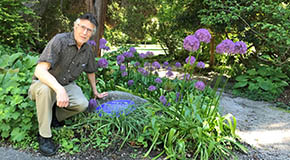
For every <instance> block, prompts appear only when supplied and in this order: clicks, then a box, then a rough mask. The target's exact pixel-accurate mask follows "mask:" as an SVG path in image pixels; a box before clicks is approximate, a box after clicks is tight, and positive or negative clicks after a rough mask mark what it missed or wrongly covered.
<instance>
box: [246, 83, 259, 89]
mask: <svg viewBox="0 0 290 160" xmlns="http://www.w3.org/2000/svg"><path fill="white" fill-rule="evenodd" d="M248 89H249V90H250V91H253V90H257V89H259V86H258V85H257V84H256V83H249V87H248Z"/></svg>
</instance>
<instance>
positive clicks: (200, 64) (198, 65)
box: [196, 61, 205, 68]
mask: <svg viewBox="0 0 290 160" xmlns="http://www.w3.org/2000/svg"><path fill="white" fill-rule="evenodd" d="M196 67H198V68H205V64H204V63H203V62H201V61H200V62H198V63H197V64H196Z"/></svg>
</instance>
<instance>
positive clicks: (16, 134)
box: [11, 127, 26, 142]
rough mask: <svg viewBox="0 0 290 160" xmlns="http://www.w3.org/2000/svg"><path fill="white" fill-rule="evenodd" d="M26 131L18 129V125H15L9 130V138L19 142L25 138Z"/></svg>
mask: <svg viewBox="0 0 290 160" xmlns="http://www.w3.org/2000/svg"><path fill="white" fill-rule="evenodd" d="M25 135H26V132H25V131H22V130H20V128H19V127H16V128H14V129H13V130H12V132H11V139H12V141H14V142H20V141H22V140H23V139H24V138H25Z"/></svg>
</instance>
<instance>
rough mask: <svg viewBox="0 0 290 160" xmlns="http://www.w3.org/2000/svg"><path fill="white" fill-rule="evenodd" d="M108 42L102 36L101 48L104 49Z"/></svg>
mask: <svg viewBox="0 0 290 160" xmlns="http://www.w3.org/2000/svg"><path fill="white" fill-rule="evenodd" d="M106 43H107V41H106V40H105V39H104V38H101V39H100V44H99V48H100V49H104V48H105V47H106Z"/></svg>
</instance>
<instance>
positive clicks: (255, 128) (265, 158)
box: [0, 93, 290, 160]
mask: <svg viewBox="0 0 290 160" xmlns="http://www.w3.org/2000/svg"><path fill="white" fill-rule="evenodd" d="M220 106H222V108H221V112H222V114H232V115H234V116H235V118H236V120H237V131H236V133H237V135H238V136H239V137H240V139H241V142H242V143H243V144H244V145H245V146H246V147H247V148H248V150H249V151H248V153H247V154H244V153H241V152H238V151H237V155H238V159H240V160H287V159H290V113H288V112H286V111H285V110H282V109H278V108H277V107H275V105H274V104H271V103H267V102H262V101H252V100H249V99H246V98H241V97H234V96H232V95H231V94H228V93H224V94H223V95H222V97H221V100H220ZM0 146H1V144H0ZM145 152H146V150H142V149H133V148H131V147H124V148H123V149H122V150H121V151H119V150H118V149H117V148H109V150H107V151H105V152H103V153H101V152H99V151H95V150H89V151H87V152H85V153H78V154H75V155H67V154H62V153H59V154H58V155H55V156H53V157H43V156H41V155H40V153H38V152H35V151H32V150H14V149H12V148H11V147H9V146H7V145H3V144H2V147H0V157H1V158H0V159H1V160H67V159H72V160H93V159H94V160H95V159H99V160H133V159H143V160H144V158H142V155H144V153H145ZM147 159H149V158H147ZM160 159H162V158H160Z"/></svg>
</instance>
